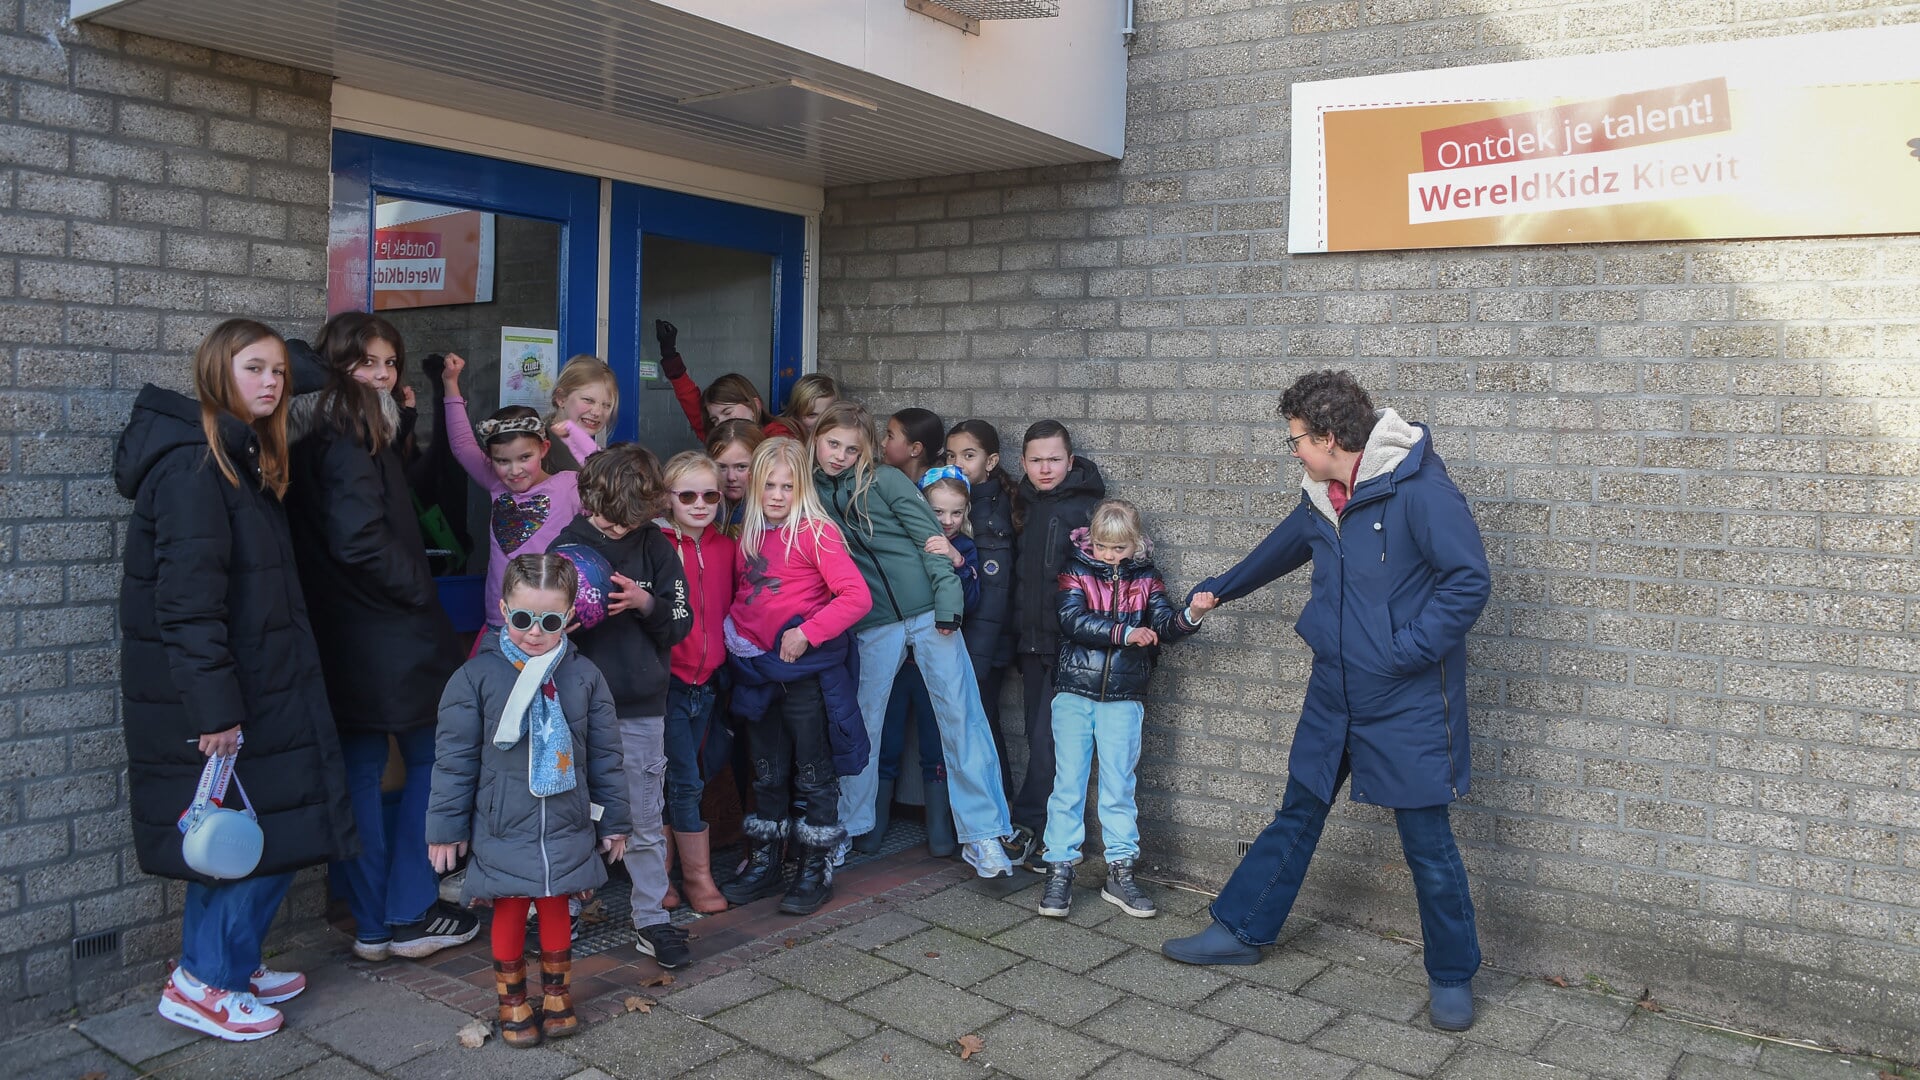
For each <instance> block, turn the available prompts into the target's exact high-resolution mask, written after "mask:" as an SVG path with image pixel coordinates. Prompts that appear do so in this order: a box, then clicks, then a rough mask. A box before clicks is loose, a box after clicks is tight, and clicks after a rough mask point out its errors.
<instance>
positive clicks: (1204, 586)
mask: <svg viewBox="0 0 1920 1080" xmlns="http://www.w3.org/2000/svg"><path fill="white" fill-rule="evenodd" d="M1314 527H1315V526H1314V524H1313V518H1312V511H1311V510H1310V509H1308V507H1307V505H1306V503H1304V502H1302V503H1301V504H1300V507H1299V508H1298V509H1296V510H1295V511H1294V512H1293V513H1291V514H1288V515H1287V517H1286V520H1284V521H1282V522H1281V523H1280V524H1279V525H1277V526H1275V527H1274V530H1273V531H1272V532H1270V533H1268V534H1267V538H1266V539H1265V540H1262V541H1260V546H1259V547H1256V548H1254V549H1253V551H1252V552H1251V553H1249V554H1248V555H1247V557H1246V558H1244V559H1241V560H1240V561H1239V563H1237V564H1235V566H1234V567H1233V569H1231V570H1228V571H1227V572H1226V573H1224V574H1219V575H1216V576H1214V577H1210V578H1208V579H1207V580H1205V581H1203V582H1201V583H1200V584H1199V585H1197V586H1195V587H1194V590H1193V591H1194V592H1196V593H1202V592H1208V593H1213V594H1214V595H1216V596H1218V597H1219V598H1220V601H1221V602H1222V603H1225V602H1226V601H1229V600H1238V599H1240V598H1241V597H1243V596H1245V595H1247V594H1248V593H1251V592H1254V591H1255V590H1257V589H1260V588H1262V587H1264V586H1266V585H1268V584H1270V583H1272V582H1274V581H1276V580H1278V579H1279V578H1281V577H1284V576H1286V575H1287V574H1291V573H1293V572H1294V571H1295V570H1298V569H1300V568H1301V567H1302V566H1305V565H1306V564H1307V560H1309V559H1311V558H1313V548H1312V547H1311V546H1310V545H1309V544H1308V538H1309V537H1310V536H1312V532H1311V530H1312V529H1313V528H1314Z"/></svg>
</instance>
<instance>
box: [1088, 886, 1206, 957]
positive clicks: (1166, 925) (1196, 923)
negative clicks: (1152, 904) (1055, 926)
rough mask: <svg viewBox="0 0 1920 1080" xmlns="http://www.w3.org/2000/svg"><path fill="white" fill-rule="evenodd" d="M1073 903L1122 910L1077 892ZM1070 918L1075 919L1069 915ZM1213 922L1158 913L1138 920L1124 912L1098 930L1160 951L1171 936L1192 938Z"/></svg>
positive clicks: (1200, 917)
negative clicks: (1086, 897) (1082, 896)
mask: <svg viewBox="0 0 1920 1080" xmlns="http://www.w3.org/2000/svg"><path fill="white" fill-rule="evenodd" d="M1073 902H1074V905H1075V907H1074V910H1075V911H1078V910H1079V905H1081V904H1085V903H1092V904H1097V905H1099V906H1100V907H1103V908H1106V909H1107V910H1108V911H1112V912H1116V913H1119V912H1120V909H1119V908H1117V907H1114V906H1113V905H1112V904H1109V903H1107V902H1106V901H1105V900H1102V899H1100V898H1099V897H1097V896H1096V897H1093V898H1091V899H1090V900H1081V899H1080V894H1079V893H1078V892H1075V893H1074V894H1073ZM1067 921H1069V922H1071V921H1073V920H1072V919H1071V918H1069V919H1068V920H1067ZM1212 923H1213V917H1212V916H1210V915H1156V916H1154V917H1153V918H1151V919H1136V918H1134V917H1133V916H1131V915H1126V914H1121V915H1120V917H1119V918H1117V919H1108V920H1107V921H1105V922H1103V923H1100V924H1099V930H1100V932H1101V933H1103V934H1106V935H1107V936H1109V937H1114V938H1118V939H1120V940H1121V941H1124V942H1126V943H1127V944H1129V945H1136V946H1138V947H1140V948H1142V949H1151V950H1153V951H1154V952H1159V951H1160V946H1162V945H1164V944H1166V943H1167V939H1168V938H1177V937H1191V936H1193V935H1194V934H1197V933H1199V932H1200V931H1202V930H1205V929H1206V928H1207V927H1208V926H1210V925H1212Z"/></svg>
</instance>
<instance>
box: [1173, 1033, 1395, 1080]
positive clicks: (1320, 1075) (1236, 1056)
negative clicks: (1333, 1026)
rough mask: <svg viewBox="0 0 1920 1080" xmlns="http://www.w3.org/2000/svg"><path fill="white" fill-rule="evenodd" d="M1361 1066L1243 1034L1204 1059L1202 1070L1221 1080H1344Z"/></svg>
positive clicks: (1331, 1055) (1332, 1055) (1352, 1061)
mask: <svg viewBox="0 0 1920 1080" xmlns="http://www.w3.org/2000/svg"><path fill="white" fill-rule="evenodd" d="M1359 1065H1360V1063H1359V1062H1357V1061H1355V1060H1353V1059H1352V1058H1348V1057H1341V1056H1339V1055H1337V1054H1329V1053H1325V1052H1323V1051H1320V1050H1313V1049H1309V1048H1307V1047H1305V1046H1300V1045H1297V1044H1295V1043H1290V1042H1285V1041H1283V1040H1281V1039H1274V1038H1269V1037H1267V1036H1265V1035H1258V1034H1255V1033H1254V1032H1251V1031H1243V1032H1241V1033H1240V1034H1238V1035H1235V1036H1234V1037H1233V1038H1231V1039H1228V1040H1227V1041H1226V1043H1225V1044H1224V1045H1222V1046H1221V1047H1220V1048H1219V1049H1218V1050H1215V1051H1214V1052H1213V1053H1211V1054H1208V1055H1207V1056H1206V1057H1204V1058H1201V1059H1200V1062H1199V1065H1198V1068H1199V1069H1200V1071H1201V1072H1204V1073H1206V1074H1207V1075H1209V1076H1214V1077H1218V1078H1219V1080H1275V1078H1276V1077H1285V1078H1286V1080H1344V1078H1345V1077H1346V1076H1347V1074H1349V1073H1351V1072H1353V1071H1354V1069H1356V1068H1358V1067H1359Z"/></svg>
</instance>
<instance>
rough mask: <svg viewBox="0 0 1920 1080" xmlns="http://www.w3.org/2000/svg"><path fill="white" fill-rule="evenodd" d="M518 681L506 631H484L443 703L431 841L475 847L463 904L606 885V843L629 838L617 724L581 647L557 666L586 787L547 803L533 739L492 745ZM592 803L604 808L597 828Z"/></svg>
mask: <svg viewBox="0 0 1920 1080" xmlns="http://www.w3.org/2000/svg"><path fill="white" fill-rule="evenodd" d="M519 676H520V671H519V669H518V668H516V667H514V666H513V663H512V661H510V660H508V659H507V658H506V656H505V655H504V654H502V653H501V651H500V638H499V636H498V633H497V632H491V631H490V632H486V633H485V634H484V636H483V637H482V639H481V643H480V652H479V654H478V655H476V656H475V657H474V658H473V659H471V660H469V661H467V662H466V664H465V666H463V667H461V669H460V670H459V671H456V672H454V674H453V678H452V679H451V680H450V681H449V682H448V683H447V689H446V692H445V693H444V694H442V695H441V696H440V728H439V731H438V733H437V735H436V740H435V741H436V746H435V752H434V758H433V795H432V797H431V801H430V802H429V803H428V806H427V842H428V843H430V844H456V843H459V842H460V841H462V840H466V841H470V842H471V844H472V850H473V860H472V862H470V863H469V864H468V866H467V881H466V886H465V887H464V888H462V889H461V891H460V898H461V899H462V900H463V901H471V900H476V899H489V900H490V899H493V898H495V897H501V896H531V897H541V896H564V895H567V894H569V893H577V892H581V891H583V890H586V889H595V888H599V887H600V886H601V885H603V884H605V883H606V880H607V868H606V866H605V864H603V863H602V862H601V860H600V856H599V842H600V840H601V838H602V837H607V836H625V835H627V833H628V831H629V824H628V823H629V821H630V818H629V814H628V811H627V786H626V779H625V777H624V776H623V774H622V772H621V756H620V728H619V720H618V719H616V718H615V716H614V711H613V694H612V692H611V691H609V690H608V689H607V680H606V678H605V676H603V675H601V674H600V669H599V668H597V667H594V666H593V661H591V660H588V659H587V658H586V657H584V656H581V655H580V653H579V652H578V651H577V650H573V651H571V652H570V653H569V655H568V656H567V657H566V658H565V659H563V660H561V661H560V664H559V666H558V667H556V668H555V669H554V675H553V683H554V687H555V689H556V690H558V692H559V696H560V708H561V710H562V711H563V712H564V713H565V714H566V716H567V724H568V726H569V727H570V728H572V729H573V745H574V753H575V754H576V755H580V756H582V757H584V761H583V762H581V767H579V768H576V770H575V775H576V776H578V777H579V778H580V780H581V781H582V782H581V783H580V784H578V785H576V786H575V787H574V789H573V790H572V791H567V792H562V793H561V794H559V795H553V796H549V797H547V798H544V799H543V798H539V797H536V796H535V795H534V794H533V793H532V792H531V791H529V790H528V789H527V740H526V739H525V738H524V737H523V738H522V739H521V740H520V742H519V743H518V744H517V745H515V746H514V747H513V748H512V749H510V750H502V749H500V748H499V747H496V746H495V745H493V731H494V728H495V726H497V725H498V723H499V721H500V712H501V710H502V709H503V708H504V707H505V706H506V703H507V695H508V694H511V693H512V692H513V684H514V680H516V679H517V678H519ZM593 804H598V805H599V806H600V807H601V814H600V820H599V821H597V822H596V821H594V820H593V811H592V805H593Z"/></svg>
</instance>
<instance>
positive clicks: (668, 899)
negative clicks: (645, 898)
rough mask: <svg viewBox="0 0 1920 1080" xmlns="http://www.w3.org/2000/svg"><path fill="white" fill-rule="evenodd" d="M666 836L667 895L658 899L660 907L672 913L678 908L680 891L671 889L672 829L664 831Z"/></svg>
mask: <svg viewBox="0 0 1920 1080" xmlns="http://www.w3.org/2000/svg"><path fill="white" fill-rule="evenodd" d="M665 832H666V836H667V855H666V857H667V895H666V896H664V897H662V898H661V899H660V906H661V907H662V908H664V909H666V910H667V911H672V910H673V909H674V908H677V907H679V906H680V891H679V890H678V889H675V888H674V887H673V849H674V846H675V837H674V835H673V830H672V829H667V830H665Z"/></svg>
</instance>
